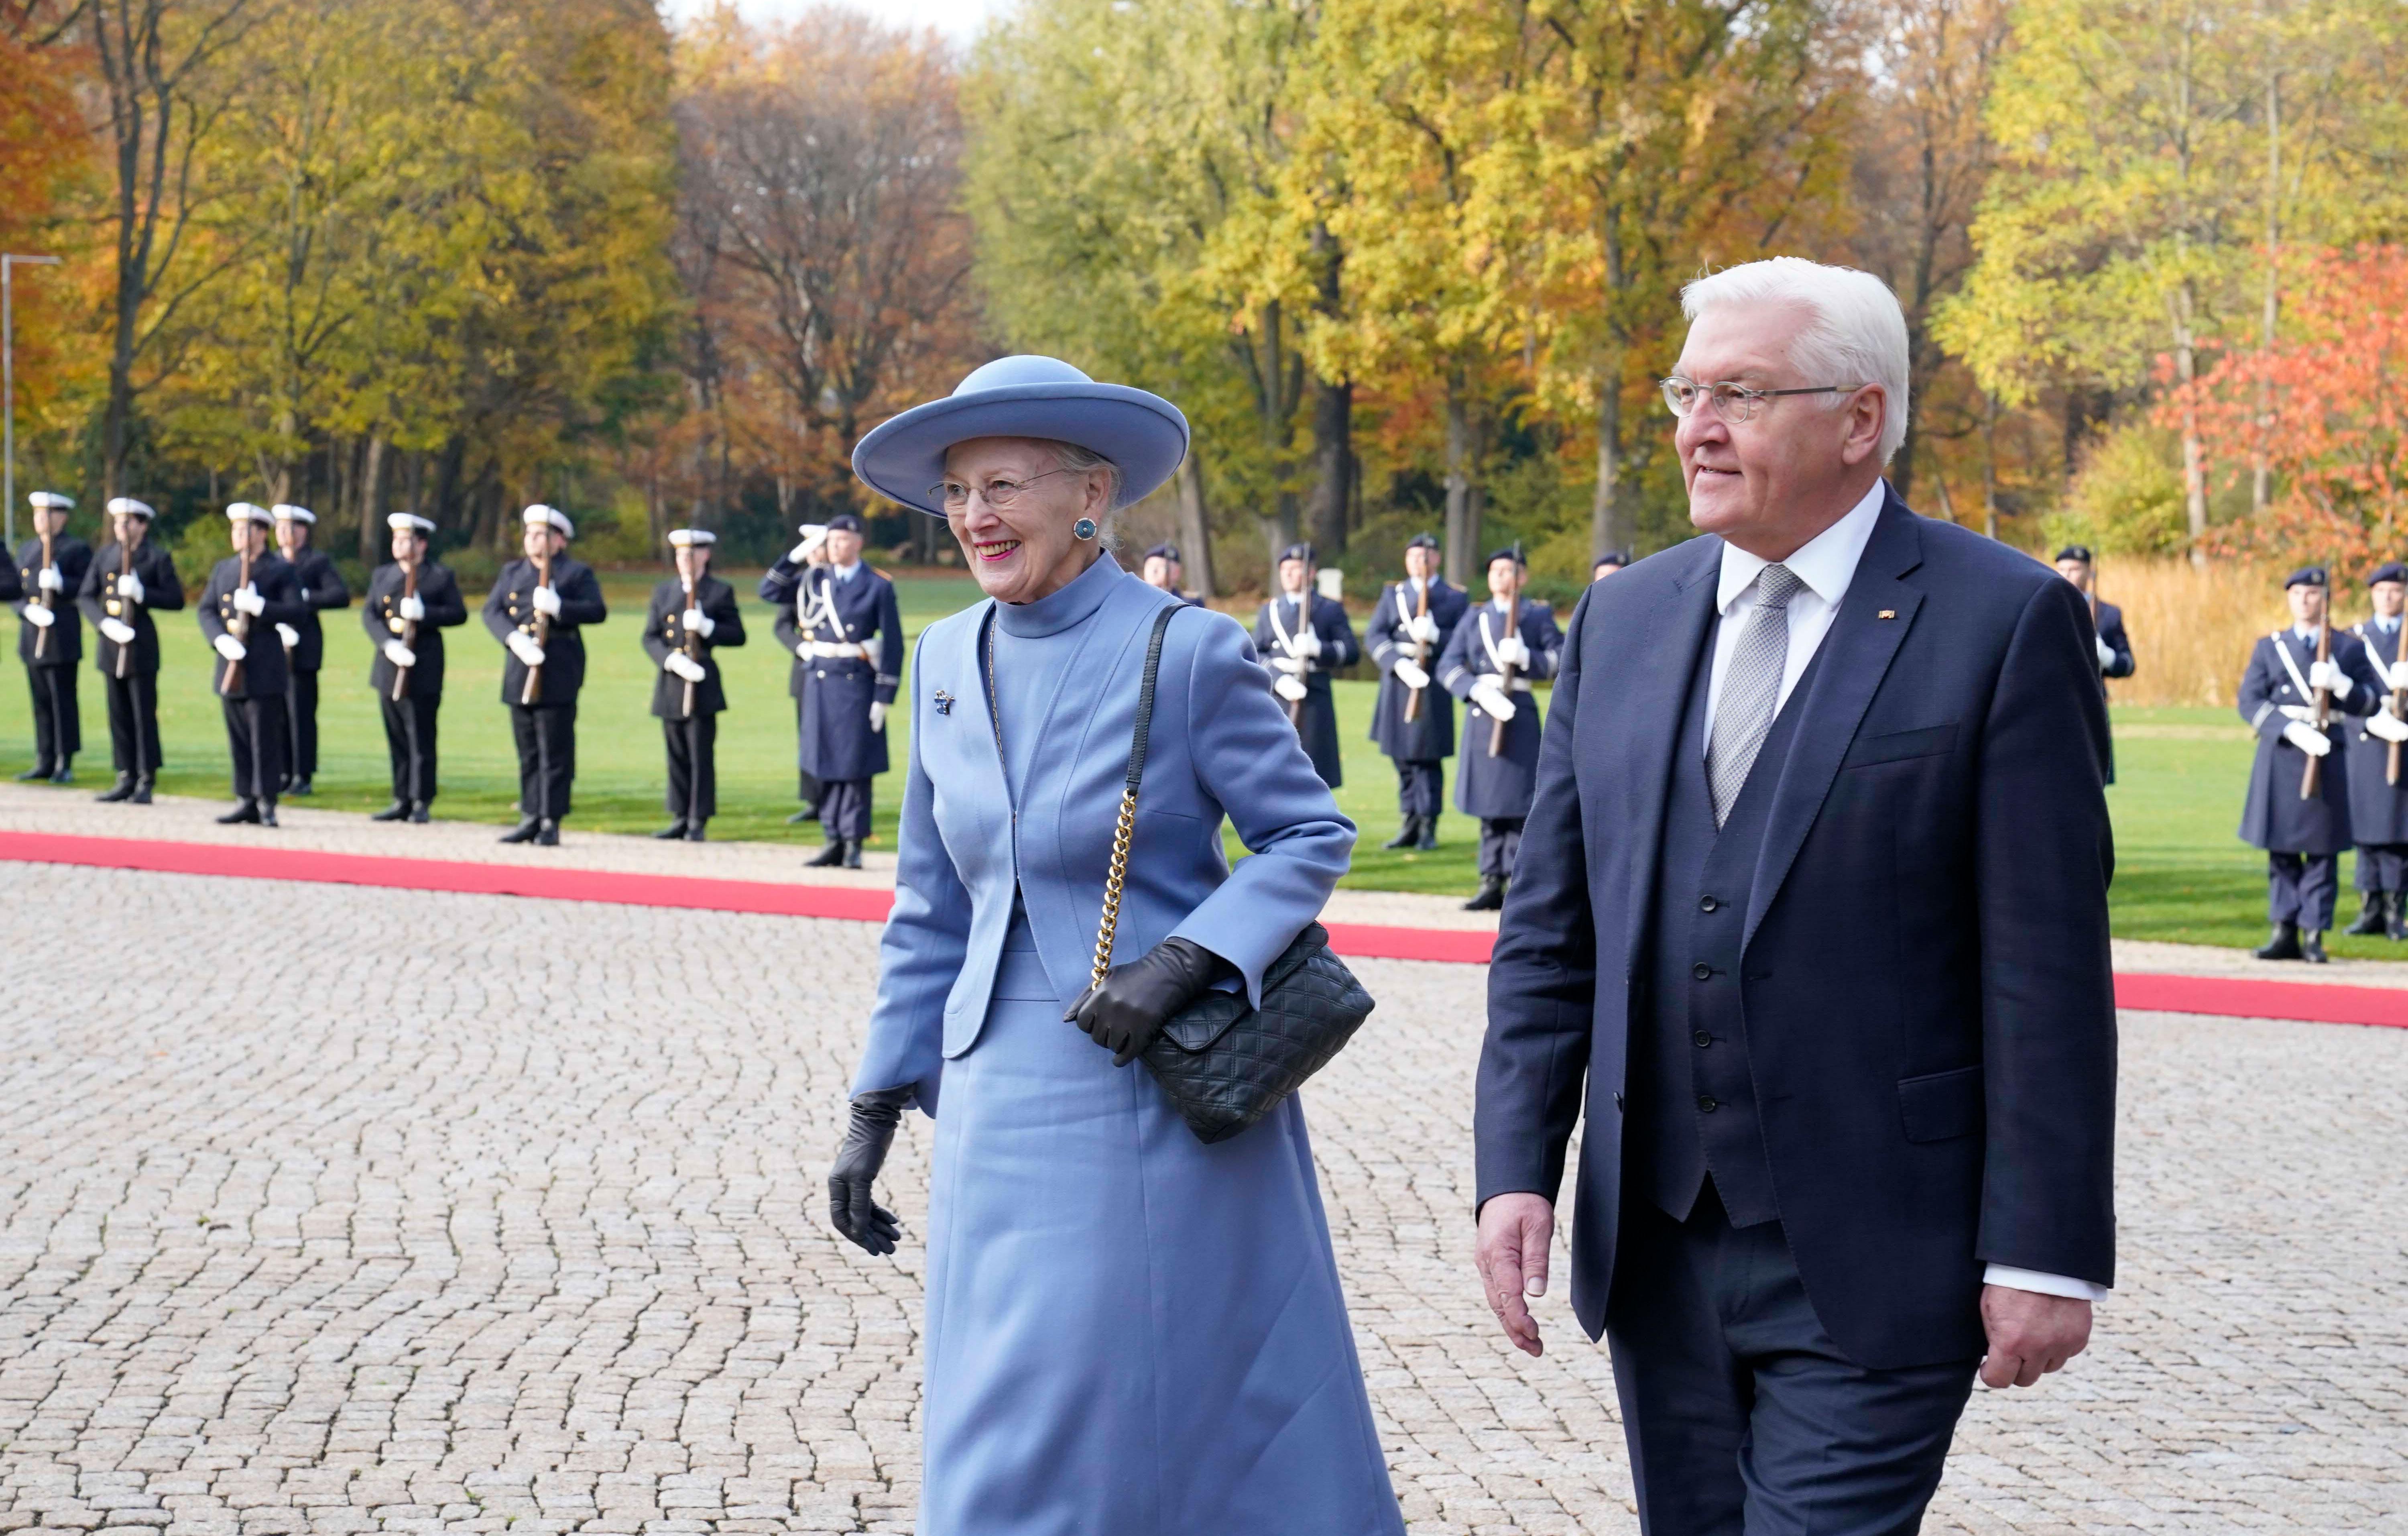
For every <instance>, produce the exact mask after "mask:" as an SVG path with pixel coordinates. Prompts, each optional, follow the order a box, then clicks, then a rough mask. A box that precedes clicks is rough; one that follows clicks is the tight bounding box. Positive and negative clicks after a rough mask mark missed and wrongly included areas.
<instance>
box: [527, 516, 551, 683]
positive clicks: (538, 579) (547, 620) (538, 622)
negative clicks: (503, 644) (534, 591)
mask: <svg viewBox="0 0 2408 1536" xmlns="http://www.w3.org/2000/svg"><path fill="white" fill-rule="evenodd" d="M535 584H536V586H537V588H538V589H540V588H543V587H548V586H550V585H552V536H551V535H550V534H549V533H547V534H545V536H544V552H543V553H541V554H538V555H537V556H536V557H535ZM527 600H528V601H529V602H530V603H532V602H533V601H534V597H533V596H532V595H530V596H529V597H528V599H527ZM549 639H552V615H551V614H549V613H546V612H545V611H544V610H541V609H537V610H536V612H535V643H536V644H537V645H538V646H541V645H542V644H543V643H544V642H545V641H547V640H549ZM541 697H543V666H542V664H541V663H538V664H537V665H535V666H533V667H530V668H527V669H526V685H525V686H524V687H522V688H521V689H520V690H519V702H520V703H521V704H525V705H533V704H534V703H535V702H536V701H537V700H538V699H540V698H541Z"/></svg>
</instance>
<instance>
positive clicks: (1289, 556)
mask: <svg viewBox="0 0 2408 1536" xmlns="http://www.w3.org/2000/svg"><path fill="white" fill-rule="evenodd" d="M1291 560H1301V561H1303V562H1304V563H1305V564H1306V565H1308V566H1309V565H1311V564H1312V545H1310V544H1290V545H1289V546H1288V547H1287V548H1285V549H1283V550H1282V551H1280V564H1281V565H1283V566H1284V565H1286V564H1287V563H1288V562H1289V561H1291Z"/></svg>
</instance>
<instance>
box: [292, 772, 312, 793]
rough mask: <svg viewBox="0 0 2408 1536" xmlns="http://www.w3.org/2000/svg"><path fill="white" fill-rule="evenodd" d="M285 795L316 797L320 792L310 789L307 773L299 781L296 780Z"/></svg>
mask: <svg viewBox="0 0 2408 1536" xmlns="http://www.w3.org/2000/svg"><path fill="white" fill-rule="evenodd" d="M284 793H285V794H287V795H315V794H317V793H318V792H317V791H316V790H314V789H312V788H310V787H309V776H308V774H306V773H305V774H303V775H302V776H301V777H299V778H298V779H295V780H294V781H293V786H292V787H291V788H290V789H287V790H286V791H285V792H284Z"/></svg>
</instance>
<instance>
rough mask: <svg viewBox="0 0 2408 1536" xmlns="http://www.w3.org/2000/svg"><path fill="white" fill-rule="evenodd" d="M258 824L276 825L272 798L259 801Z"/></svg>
mask: <svg viewBox="0 0 2408 1536" xmlns="http://www.w3.org/2000/svg"><path fill="white" fill-rule="evenodd" d="M259 825H262V826H274V825H276V802H275V801H274V800H262V801H260V802H259Z"/></svg>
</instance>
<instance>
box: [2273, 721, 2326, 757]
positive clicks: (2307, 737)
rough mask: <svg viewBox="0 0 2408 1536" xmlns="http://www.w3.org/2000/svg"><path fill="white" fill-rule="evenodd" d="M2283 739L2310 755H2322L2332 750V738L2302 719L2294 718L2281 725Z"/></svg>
mask: <svg viewBox="0 0 2408 1536" xmlns="http://www.w3.org/2000/svg"><path fill="white" fill-rule="evenodd" d="M2283 739H2284V740H2286V741H2288V742H2289V743H2291V745H2293V746H2295V747H2297V748H2299V749H2300V751H2301V752H2304V753H2306V754H2308V755H2309V756H2311V757H2322V756H2323V755H2324V754H2327V753H2329V752H2330V751H2332V739H2331V738H2329V737H2328V736H2326V735H2325V733H2324V732H2322V731H2320V730H2318V729H2316V728H2315V726H2314V725H2309V724H2308V723H2307V722H2306V721H2304V720H2294V721H2292V722H2291V723H2290V724H2289V725H2286V726H2284V727H2283Z"/></svg>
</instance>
